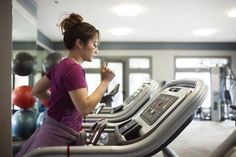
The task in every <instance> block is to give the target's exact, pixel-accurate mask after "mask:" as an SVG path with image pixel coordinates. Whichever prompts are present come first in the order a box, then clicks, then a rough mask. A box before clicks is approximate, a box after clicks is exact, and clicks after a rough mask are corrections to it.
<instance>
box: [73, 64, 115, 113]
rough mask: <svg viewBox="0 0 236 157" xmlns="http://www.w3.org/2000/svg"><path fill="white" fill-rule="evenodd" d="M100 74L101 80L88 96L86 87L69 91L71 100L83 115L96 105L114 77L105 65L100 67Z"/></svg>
mask: <svg viewBox="0 0 236 157" xmlns="http://www.w3.org/2000/svg"><path fill="white" fill-rule="evenodd" d="M101 75H102V81H101V82H100V84H99V85H98V87H97V88H96V90H95V91H94V92H93V93H92V94H91V95H90V96H88V90H87V88H80V89H76V90H73V91H69V95H70V97H71V99H72V102H73V103H74V105H75V107H76V109H77V110H78V111H80V112H81V113H82V114H83V116H86V115H88V114H89V113H91V111H92V110H93V109H94V108H95V107H96V105H97V104H98V103H99V102H100V100H101V99H102V97H103V95H104V93H105V92H106V89H107V88H108V85H109V83H110V81H111V80H112V79H113V78H114V77H115V75H114V73H113V72H112V71H111V70H110V69H109V68H108V67H107V66H103V67H102V70H101Z"/></svg>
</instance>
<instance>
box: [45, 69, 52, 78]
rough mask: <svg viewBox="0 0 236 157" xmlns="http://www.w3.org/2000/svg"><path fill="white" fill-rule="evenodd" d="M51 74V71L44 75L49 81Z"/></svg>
mask: <svg viewBox="0 0 236 157" xmlns="http://www.w3.org/2000/svg"><path fill="white" fill-rule="evenodd" d="M51 73H52V72H51V70H50V71H49V72H47V73H46V76H47V78H48V79H49V80H51Z"/></svg>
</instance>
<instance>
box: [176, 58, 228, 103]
mask: <svg viewBox="0 0 236 157" xmlns="http://www.w3.org/2000/svg"><path fill="white" fill-rule="evenodd" d="M226 64H228V65H230V57H199V56H198V57H175V79H182V78H198V79H201V80H203V81H204V82H205V83H206V84H207V85H208V95H207V98H206V100H205V101H204V102H203V103H202V105H201V106H202V107H203V108H210V107H211V94H210V93H211V88H212V87H211V74H210V69H211V68H212V67H222V66H224V65H226Z"/></svg>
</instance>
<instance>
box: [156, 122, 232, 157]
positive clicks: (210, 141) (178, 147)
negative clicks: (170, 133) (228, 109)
mask: <svg viewBox="0 0 236 157" xmlns="http://www.w3.org/2000/svg"><path fill="white" fill-rule="evenodd" d="M235 129H236V126H235V123H234V121H223V122H213V121H200V120H193V121H192V122H191V123H190V124H189V126H188V127H187V128H186V129H185V130H184V131H183V132H182V133H181V134H180V135H179V136H178V137H177V138H176V139H175V140H174V141H173V142H172V143H171V144H170V147H171V148H172V149H173V150H174V151H175V152H176V153H177V154H178V155H179V157H210V155H211V153H212V152H213V151H214V150H215V149H216V147H217V146H218V145H219V144H221V142H223V141H224V140H225V139H226V138H227V137H228V136H229V135H230V134H231V133H232V132H233V131H234V130H235ZM153 157H163V155H162V153H161V152H160V153H158V154H156V155H154V156H153Z"/></svg>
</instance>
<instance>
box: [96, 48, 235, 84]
mask: <svg viewBox="0 0 236 157" xmlns="http://www.w3.org/2000/svg"><path fill="white" fill-rule="evenodd" d="M99 55H101V56H152V61H153V63H152V66H153V71H152V74H153V79H155V80H158V81H164V80H172V79H174V68H175V65H174V59H175V57H176V56H229V57H231V61H232V70H233V72H234V73H235V74H236V50H234V51H226V50H100V51H99Z"/></svg>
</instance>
